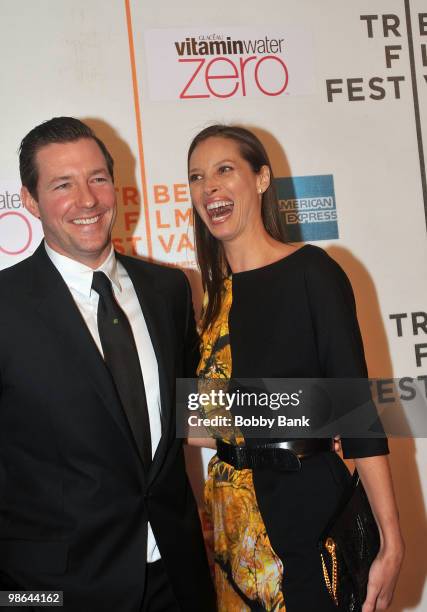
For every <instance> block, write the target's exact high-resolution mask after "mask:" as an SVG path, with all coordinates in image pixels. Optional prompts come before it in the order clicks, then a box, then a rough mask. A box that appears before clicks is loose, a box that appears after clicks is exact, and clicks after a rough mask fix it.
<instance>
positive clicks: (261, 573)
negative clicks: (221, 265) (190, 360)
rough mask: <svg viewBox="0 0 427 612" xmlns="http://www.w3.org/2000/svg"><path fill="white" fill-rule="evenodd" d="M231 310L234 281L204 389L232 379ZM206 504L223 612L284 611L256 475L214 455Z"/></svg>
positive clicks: (225, 296) (236, 439)
mask: <svg viewBox="0 0 427 612" xmlns="http://www.w3.org/2000/svg"><path fill="white" fill-rule="evenodd" d="M231 304H232V279H231V278H228V279H226V280H225V281H224V285H223V291H222V302H221V310H220V313H219V316H218V318H217V319H216V321H215V322H214V323H213V325H211V327H209V328H208V330H206V331H205V332H204V333H203V335H202V338H201V352H202V357H201V361H200V364H199V368H198V376H199V378H200V379H201V381H200V384H201V385H203V386H205V385H209V384H215V382H219V381H218V379H229V378H230V377H231V371H232V363H231V348H230V339H229V329H228V316H229V312H230V307H231ZM209 381H212V382H211V383H210V382H209ZM204 390H206V389H204ZM211 414H212V413H211ZM212 433H213V435H214V436H215V437H217V438H218V437H220V438H221V439H222V440H223V441H224V442H227V443H230V444H244V439H243V437H242V435H241V433H240V432H239V431H238V430H235V429H229V430H228V431H218V430H217V431H212ZM205 501H206V506H207V512H208V515H209V518H210V521H211V522H212V524H213V539H214V541H213V550H214V562H215V565H214V569H215V586H216V590H217V597H218V610H219V612H246V611H255V610H256V611H259V612H261V611H262V610H268V611H278V610H280V611H282V612H283V611H285V610H286V607H285V603H284V596H283V592H282V580H283V564H282V561H281V560H280V558H279V557H278V556H277V555H276V554H275V552H274V550H273V549H272V547H271V544H270V541H269V538H268V535H267V531H266V528H265V525H264V521H263V519H262V517H261V514H260V511H259V508H258V504H257V500H256V496H255V489H254V485H253V480H252V470H235V469H234V468H233V467H232V466H231V465H229V464H228V463H225V462H223V461H221V460H220V459H218V457H217V455H215V456H214V457H213V458H212V459H211V461H210V463H209V467H208V480H207V482H206V486H205Z"/></svg>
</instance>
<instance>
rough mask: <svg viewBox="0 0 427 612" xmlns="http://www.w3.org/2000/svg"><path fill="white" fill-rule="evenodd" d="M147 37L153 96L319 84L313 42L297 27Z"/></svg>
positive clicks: (302, 89) (273, 93) (234, 93)
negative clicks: (315, 74)
mask: <svg viewBox="0 0 427 612" xmlns="http://www.w3.org/2000/svg"><path fill="white" fill-rule="evenodd" d="M144 40H145V49H146V56H147V64H148V80H149V91H150V97H151V99H153V100H172V99H174V100H195V99H228V98H242V97H251V98H254V97H255V98H260V97H265V96H268V97H277V96H281V95H284V94H289V93H293V94H295V93H297V94H307V93H310V92H311V91H312V88H313V83H312V79H313V74H314V73H313V70H312V66H311V63H312V59H311V57H312V53H311V46H310V41H309V42H308V43H306V44H305V45H304V48H303V47H302V40H304V37H301V35H300V33H299V32H297V31H290V32H284V31H281V32H277V31H276V32H275V31H274V29H273V28H272V29H271V30H270V29H269V30H268V31H266V30H258V29H254V28H251V29H242V28H239V29H238V28H227V29H225V28H224V29H223V30H221V31H217V32H214V33H211V34H203V33H201V31H200V30H171V29H165V30H147V31H145V32H144ZM165 75H167V78H166V76H165Z"/></svg>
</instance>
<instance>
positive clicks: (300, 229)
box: [276, 174, 338, 242]
mask: <svg viewBox="0 0 427 612" xmlns="http://www.w3.org/2000/svg"><path fill="white" fill-rule="evenodd" d="M276 190H277V195H278V199H279V205H280V210H281V211H282V213H283V216H284V219H285V223H286V226H287V231H288V235H289V240H291V241H298V242H299V241H305V240H329V239H333V238H338V221H337V210H336V201H335V190H334V179H333V176H332V175H331V174H325V175H318V176H294V177H284V178H278V179H276Z"/></svg>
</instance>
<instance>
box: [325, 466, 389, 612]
mask: <svg viewBox="0 0 427 612" xmlns="http://www.w3.org/2000/svg"><path fill="white" fill-rule="evenodd" d="M319 548H320V554H321V559H322V568H323V575H324V579H325V583H326V587H327V589H328V591H329V593H330V595H331V597H332V599H333V600H334V602H335V604H336V605H337V606H339V610H340V612H341V611H342V612H360V611H361V610H362V605H363V603H364V601H365V599H366V589H367V586H368V577H369V569H370V567H371V564H372V561H373V560H374V559H375V557H376V556H377V554H378V551H379V548H380V534H379V531H378V527H377V524H376V521H375V519H374V516H373V514H372V510H371V507H370V505H369V501H368V498H367V496H366V492H365V489H364V488H363V485H362V482H361V480H360V477H359V474H358V473H357V470H356V471H355V472H354V474H353V476H352V479H351V482H350V485H349V489H348V490H347V491H346V492H345V494H344V495H343V498H342V500H341V502H340V505H339V507H338V510H337V512H336V513H335V515H334V516H333V518H332V519H331V521H330V522H329V524H328V526H327V527H326V529H325V531H324V532H323V535H322V537H321V538H320V540H319Z"/></svg>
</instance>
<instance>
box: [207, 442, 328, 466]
mask: <svg viewBox="0 0 427 612" xmlns="http://www.w3.org/2000/svg"><path fill="white" fill-rule="evenodd" d="M333 450H334V440H333V438H312V439H305V440H287V441H286V442H270V443H267V444H263V445H258V446H256V447H250V446H249V447H248V446H235V445H233V444H226V443H225V442H222V441H221V440H217V455H218V457H219V458H220V459H221V461H225V463H229V464H230V465H232V466H233V467H234V468H235V469H236V470H247V469H250V470H252V469H253V468H270V469H277V470H283V471H285V472H295V471H297V470H299V469H300V468H301V459H305V458H306V457H310V456H311V455H314V454H316V453H322V452H326V451H333Z"/></svg>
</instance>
